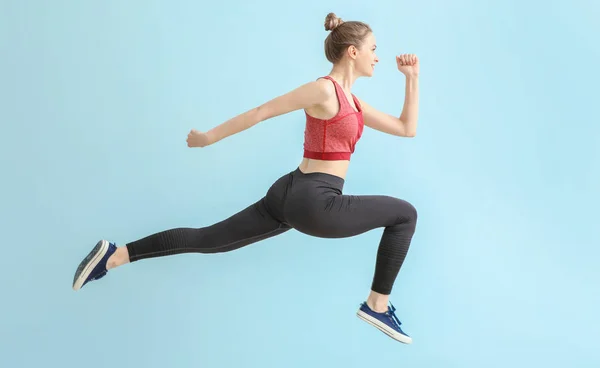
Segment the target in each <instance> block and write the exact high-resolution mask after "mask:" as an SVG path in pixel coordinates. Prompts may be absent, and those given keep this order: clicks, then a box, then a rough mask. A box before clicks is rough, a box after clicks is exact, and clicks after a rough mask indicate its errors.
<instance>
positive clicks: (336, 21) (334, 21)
mask: <svg viewBox="0 0 600 368" xmlns="http://www.w3.org/2000/svg"><path fill="white" fill-rule="evenodd" d="M342 23H344V21H343V20H342V18H338V16H337V15H335V14H334V13H329V14H327V17H325V30H326V31H333V30H334V29H335V28H336V27H337V26H339V25H340V24H342Z"/></svg>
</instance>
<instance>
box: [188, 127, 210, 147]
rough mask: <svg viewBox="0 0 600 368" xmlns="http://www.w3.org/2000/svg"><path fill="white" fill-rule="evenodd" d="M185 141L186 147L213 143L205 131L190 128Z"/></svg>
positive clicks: (204, 145)
mask: <svg viewBox="0 0 600 368" xmlns="http://www.w3.org/2000/svg"><path fill="white" fill-rule="evenodd" d="M186 142H187V145H188V147H206V146H208V145H210V144H212V143H213V142H212V141H211V139H210V137H209V135H208V134H207V133H204V132H200V131H197V130H196V129H192V130H191V131H190V132H189V134H188V136H187V140H186Z"/></svg>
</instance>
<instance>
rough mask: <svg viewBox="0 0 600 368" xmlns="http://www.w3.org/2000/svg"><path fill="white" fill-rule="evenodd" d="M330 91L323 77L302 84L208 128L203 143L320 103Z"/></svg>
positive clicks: (328, 95) (329, 85) (331, 90)
mask: <svg viewBox="0 0 600 368" xmlns="http://www.w3.org/2000/svg"><path fill="white" fill-rule="evenodd" d="M332 92H333V93H335V90H334V89H333V88H332V87H331V83H329V82H328V81H327V80H324V79H318V80H316V81H313V82H309V83H306V84H303V85H302V86H300V87H298V88H296V89H294V90H292V91H290V92H288V93H286V94H284V95H281V96H279V97H276V98H274V99H272V100H270V101H268V102H266V103H264V104H262V105H260V106H258V107H255V108H253V109H251V110H248V111H246V112H244V113H242V114H240V115H238V116H236V117H234V118H232V119H230V120H228V121H226V122H224V123H222V124H221V125H218V126H216V127H214V128H213V129H211V130H209V131H208V132H206V133H205V134H206V137H205V138H206V140H207V142H206V143H207V144H205V145H209V144H213V143H216V142H218V141H220V140H222V139H224V138H226V137H229V136H231V135H234V134H237V133H239V132H241V131H244V130H246V129H248V128H251V127H252V126H254V125H256V124H258V123H260V122H262V121H265V120H268V119H271V118H274V117H276V116H279V115H283V114H287V113H289V112H292V111H295V110H299V109H305V108H308V107H311V106H314V105H317V104H321V103H323V102H325V101H326V100H327V99H328V98H329V97H330V96H331V95H332ZM198 134H203V133H198Z"/></svg>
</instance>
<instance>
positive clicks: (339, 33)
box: [325, 13, 373, 64]
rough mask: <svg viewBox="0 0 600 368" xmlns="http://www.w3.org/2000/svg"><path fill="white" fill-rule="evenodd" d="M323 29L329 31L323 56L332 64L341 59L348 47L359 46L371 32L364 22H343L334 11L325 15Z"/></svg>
mask: <svg viewBox="0 0 600 368" xmlns="http://www.w3.org/2000/svg"><path fill="white" fill-rule="evenodd" d="M325 30H326V31H331V32H330V33H329V35H328V36H327V38H326V39H325V57H327V60H329V61H330V62H332V63H333V64H335V63H337V62H339V61H340V60H341V59H342V57H343V56H344V52H346V50H347V49H348V47H350V46H355V47H360V46H361V45H362V43H363V42H364V40H365V38H366V37H367V35H368V34H369V33H371V32H373V31H372V30H371V27H369V25H368V24H366V23H363V22H358V21H348V22H345V21H343V20H342V19H341V18H339V17H338V16H336V15H335V14H334V13H329V14H327V17H325Z"/></svg>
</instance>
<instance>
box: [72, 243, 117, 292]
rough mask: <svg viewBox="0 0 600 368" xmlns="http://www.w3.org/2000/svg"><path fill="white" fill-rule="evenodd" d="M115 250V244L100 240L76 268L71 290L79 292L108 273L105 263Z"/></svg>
mask: <svg viewBox="0 0 600 368" xmlns="http://www.w3.org/2000/svg"><path fill="white" fill-rule="evenodd" d="M116 250H117V246H116V245H115V244H113V243H109V242H108V241H106V240H100V241H99V242H98V243H97V244H96V246H95V247H94V249H92V251H91V252H89V253H88V255H87V256H86V257H85V258H84V259H83V261H81V263H80V264H79V266H78V267H77V271H75V277H73V290H79V289H81V288H82V287H83V286H84V285H85V284H87V283H88V282H90V281H94V280H98V279H101V278H103V277H104V276H105V275H106V273H107V272H108V270H107V269H106V261H108V258H109V257H110V256H111V255H112V254H113V253H114V252H115V251H116Z"/></svg>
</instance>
